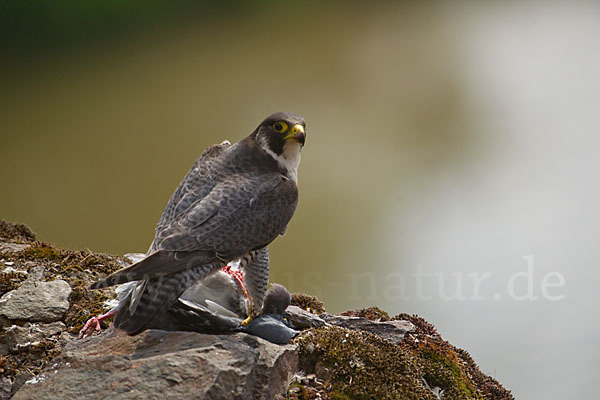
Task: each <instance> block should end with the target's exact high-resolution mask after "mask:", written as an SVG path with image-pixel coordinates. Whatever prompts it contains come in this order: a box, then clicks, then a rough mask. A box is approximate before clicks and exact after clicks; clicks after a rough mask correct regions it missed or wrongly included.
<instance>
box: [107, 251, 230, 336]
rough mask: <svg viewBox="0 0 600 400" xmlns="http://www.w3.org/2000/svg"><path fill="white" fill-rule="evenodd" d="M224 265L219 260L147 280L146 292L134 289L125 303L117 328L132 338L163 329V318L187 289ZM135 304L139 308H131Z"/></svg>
mask: <svg viewBox="0 0 600 400" xmlns="http://www.w3.org/2000/svg"><path fill="white" fill-rule="evenodd" d="M223 265H224V263H223V262H222V261H215V262H211V263H208V264H204V265H200V266H197V267H194V268H191V269H189V270H185V271H181V272H178V273H175V274H172V275H169V276H166V277H160V278H155V279H149V280H147V281H144V282H143V283H141V284H142V285H145V287H143V288H142V290H132V291H131V292H130V293H129V295H128V297H127V298H126V299H125V300H124V301H123V302H122V303H121V306H120V307H119V309H118V311H117V314H116V316H115V327H117V328H119V329H121V330H123V331H125V332H127V334H129V335H137V334H138V333H141V332H143V331H144V330H146V329H149V328H152V327H153V326H160V319H161V318H164V316H165V313H166V312H167V311H168V310H169V308H171V307H172V306H173V304H175V302H176V301H177V299H178V298H179V297H180V296H181V295H182V294H183V292H184V291H185V290H186V289H187V288H189V287H190V286H192V285H193V284H194V283H195V282H196V281H198V280H200V279H202V278H204V277H205V276H206V275H208V274H210V273H211V272H213V271H215V270H217V269H219V268H220V267H222V266H223ZM132 304H135V307H130V305H132Z"/></svg>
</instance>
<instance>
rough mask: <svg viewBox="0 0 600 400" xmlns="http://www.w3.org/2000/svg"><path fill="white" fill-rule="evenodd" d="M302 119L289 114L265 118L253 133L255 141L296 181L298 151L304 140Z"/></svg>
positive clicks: (281, 113) (280, 113)
mask: <svg viewBox="0 0 600 400" xmlns="http://www.w3.org/2000/svg"><path fill="white" fill-rule="evenodd" d="M305 127H306V124H305V123H304V118H302V117H301V116H299V115H297V114H294V113H290V112H278V113H275V114H273V115H271V116H269V117H267V118H266V119H265V120H264V121H263V122H261V123H260V125H259V126H258V128H256V131H255V134H256V136H255V140H256V142H257V143H258V144H259V145H260V147H262V148H263V150H264V151H266V152H267V153H268V154H269V155H270V156H271V157H273V158H274V159H275V160H276V161H277V162H278V163H279V165H280V166H281V167H282V168H283V169H285V170H287V171H288V173H289V175H290V177H291V178H292V179H293V180H294V181H296V180H297V170H298V165H299V164H300V150H301V149H302V146H304V141H305V139H306V133H305Z"/></svg>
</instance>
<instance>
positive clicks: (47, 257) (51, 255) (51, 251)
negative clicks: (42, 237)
mask: <svg viewBox="0 0 600 400" xmlns="http://www.w3.org/2000/svg"><path fill="white" fill-rule="evenodd" d="M18 254H19V257H20V258H22V259H26V260H29V261H36V260H40V259H41V260H44V261H58V260H61V259H63V258H64V255H63V253H62V252H61V250H58V249H56V248H55V247H54V246H51V245H49V244H48V243H44V242H35V243H33V244H32V245H31V246H29V247H27V248H26V249H25V250H22V251H20V252H19V253H18Z"/></svg>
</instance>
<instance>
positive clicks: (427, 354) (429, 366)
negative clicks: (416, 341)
mask: <svg viewBox="0 0 600 400" xmlns="http://www.w3.org/2000/svg"><path fill="white" fill-rule="evenodd" d="M420 356H421V358H422V360H423V363H422V364H423V369H424V372H425V374H424V378H425V380H426V381H427V382H428V383H429V385H431V386H432V387H433V386H439V387H440V388H442V389H443V390H444V395H445V396H447V397H448V398H453V399H483V397H482V396H481V395H480V394H479V393H478V391H477V390H476V389H475V388H474V387H473V385H472V384H471V383H470V380H469V378H468V377H467V376H466V375H465V374H464V373H463V372H462V370H461V367H460V360H459V359H458V358H457V357H456V354H454V352H452V351H447V350H446V351H444V350H443V349H439V348H438V349H437V350H435V351H434V350H433V349H432V348H427V349H425V350H422V351H421V354H420Z"/></svg>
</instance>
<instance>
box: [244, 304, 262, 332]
mask: <svg viewBox="0 0 600 400" xmlns="http://www.w3.org/2000/svg"><path fill="white" fill-rule="evenodd" d="M254 310H255V307H254V303H253V302H252V301H251V302H250V312H249V313H248V317H247V318H246V319H245V320H243V321H242V326H247V325H248V324H249V323H250V322H252V320H253V319H254V318H256V317H257V316H258V314H257V313H255V312H254Z"/></svg>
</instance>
